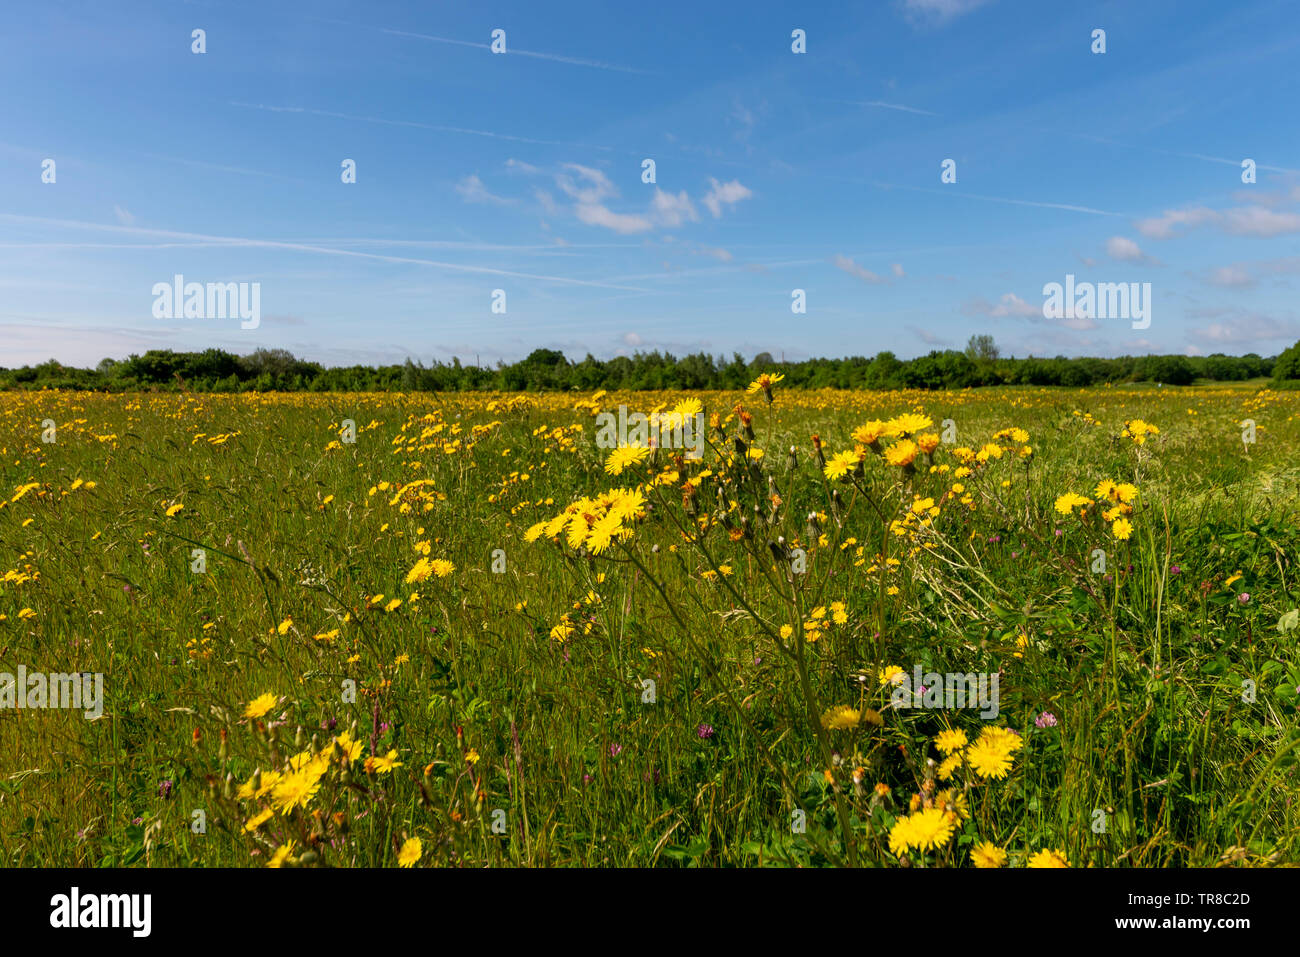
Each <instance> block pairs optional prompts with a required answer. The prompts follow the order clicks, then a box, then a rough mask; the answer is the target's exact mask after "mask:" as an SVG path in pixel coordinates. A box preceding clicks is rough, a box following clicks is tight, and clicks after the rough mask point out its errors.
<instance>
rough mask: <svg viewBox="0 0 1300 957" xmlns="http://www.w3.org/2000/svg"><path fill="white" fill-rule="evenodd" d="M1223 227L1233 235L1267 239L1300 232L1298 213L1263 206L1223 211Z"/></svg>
mask: <svg viewBox="0 0 1300 957" xmlns="http://www.w3.org/2000/svg"><path fill="white" fill-rule="evenodd" d="M1223 229H1224V231H1225V232H1229V233H1232V234H1233V235H1234V236H1257V237H1261V238H1264V239H1268V238H1271V237H1273V236H1282V235H1284V234H1286V233H1295V232H1300V213H1279V212H1277V211H1276V210H1272V209H1267V208H1266V207H1263V206H1243V207H1240V208H1238V209H1230V210H1228V211H1227V212H1226V213H1224V215H1223Z"/></svg>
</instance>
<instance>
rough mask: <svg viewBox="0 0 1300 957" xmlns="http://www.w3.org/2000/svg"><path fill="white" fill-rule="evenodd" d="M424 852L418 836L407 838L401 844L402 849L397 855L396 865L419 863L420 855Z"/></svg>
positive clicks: (405, 865) (410, 865)
mask: <svg viewBox="0 0 1300 957" xmlns="http://www.w3.org/2000/svg"><path fill="white" fill-rule="evenodd" d="M423 853H424V844H423V843H422V842H421V841H420V839H419V838H418V837H412V838H408V839H407V840H406V841H405V842H404V843H403V844H402V849H401V851H400V852H398V855H397V866H398V867H414V866H415V865H416V864H417V863H419V860H420V855H421V854H423Z"/></svg>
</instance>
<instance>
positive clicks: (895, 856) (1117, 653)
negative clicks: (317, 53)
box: [0, 375, 1300, 867]
mask: <svg viewBox="0 0 1300 957" xmlns="http://www.w3.org/2000/svg"><path fill="white" fill-rule="evenodd" d="M620 405H623V406H626V408H627V409H628V410H632V411H639V412H644V413H648V414H654V413H658V414H659V417H660V419H661V421H663V422H664V423H665V424H666V425H671V424H672V423H673V422H674V421H677V420H675V419H674V416H693V415H694V414H695V413H697V412H702V413H703V415H704V420H703V421H704V425H705V427H704V429H703V433H702V436H701V437H702V438H703V440H704V447H703V454H702V455H701V456H700V457H698V458H695V457H691V456H689V455H687V454H686V453H685V451H684V450H682V449H677V448H667V447H657V448H646V447H637V446H628V447H623V448H616V449H608V448H602V447H600V445H599V443H598V442H597V441H596V436H597V418H596V415H597V413H600V412H606V411H612V412H617V410H618V407H619V406H620ZM1298 446H1300V393H1273V392H1269V391H1267V390H1259V389H1258V388H1255V387H1245V386H1242V387H1215V388H1184V389H1174V388H1164V389H1157V388H1098V389H1090V390H1085V391H1079V390H1030V389H1014V388H1003V389H997V390H976V391H966V392H959V393H958V392H950V393H935V392H929V393H922V392H878V393H872V392H829V391H827V392H793V391H784V390H783V389H782V386H781V383H780V380H779V376H775V375H774V376H764V377H762V378H760V380H758V381H756V382H755V384H754V385H753V386H752V387H751V389H750V390H749V391H748V392H747V393H740V392H738V393H731V394H722V393H708V394H692V395H686V394H662V393H627V394H602V393H596V394H594V395H591V394H584V395H578V394H576V393H573V394H554V395H540V396H522V395H515V396H510V395H447V394H441V395H440V394H426V393H418V394H355V395H354V394H285V395H280V394H260V395H259V394H244V395H233V396H225V395H223V396H218V395H200V394H187V393H151V394H119V395H109V394H100V393H78V392H37V393H16V392H11V393H0V493H2V494H0V672H4V673H8V674H16V673H17V669H18V668H19V667H20V666H21V667H23V668H25V669H26V671H27V672H28V673H29V674H30V673H33V672H41V673H77V672H84V673H97V674H102V675H103V707H102V714H101V715H99V716H97V717H95V716H92V717H90V718H87V717H86V716H84V715H83V713H82V711H76V710H71V709H54V708H50V707H44V708H42V707H41V705H40V702H39V701H35V702H34V701H33V700H32V699H31V697H30V696H29V697H28V698H27V707H19V706H17V705H16V704H15V700H16V698H19V697H21V696H22V695H23V693H24V691H25V690H26V689H24V688H23V687H20V686H18V685H17V683H16V681H11V682H10V683H9V684H8V685H7V688H8V691H7V692H6V690H5V686H3V685H0V705H3V708H0V851H2V852H3V855H4V863H5V864H6V865H9V866H45V865H71V866H99V865H132V864H135V865H141V866H143V865H150V866H190V865H203V866H211V865H225V866H232V865H233V866H257V867H261V866H332V867H346V866H394V867H396V866H500V865H527V866H569V865H586V866H610V865H617V866H702V867H708V866H791V865H803V866H831V865H861V866H876V865H880V866H910V867H936V866H940V867H971V866H973V867H998V866H1008V867H1021V866H1070V867H1086V866H1137V867H1159V866H1183V865H1236V866H1258V865H1265V866H1266V865H1270V864H1275V863H1283V862H1293V861H1295V860H1297V859H1298V858H1300V775H1298V774H1297V763H1296V762H1297V759H1298V758H1300V730H1298V729H1297V689H1298V688H1300V651H1298V650H1297V643H1298V642H1300V628H1298V627H1297V624H1298V622H1297V619H1298V618H1300V614H1298V613H1297V611H1296V609H1297V607H1298V606H1300V526H1298V523H1297V515H1298V514H1300V454H1297V447H1298ZM952 674H957V675H967V676H970V677H971V678H972V679H973V678H975V677H976V676H978V677H979V679H980V681H981V682H982V683H981V685H980V687H981V688H982V689H985V690H988V689H992V691H994V692H995V696H994V697H995V701H994V702H993V703H992V706H991V707H990V706H989V705H990V701H989V700H987V698H985V699H984V700H983V701H982V702H981V704H982V705H983V706H984V707H983V710H981V708H980V707H970V705H971V702H970V701H966V702H964V705H965V706H963V702H962V701H960V700H957V701H953V700H952V698H951V697H950V696H949V697H945V695H944V694H943V693H941V692H943V691H945V690H946V684H945V685H944V686H941V687H939V688H938V689H936V687H935V686H934V685H935V678H938V679H939V680H940V681H943V682H945V683H946V681H947V679H946V678H945V677H944V676H947V675H952ZM3 680H4V679H3V678H2V677H0V682H3ZM993 682H996V683H995V684H994V683H993ZM918 685H919V687H918ZM972 687H973V686H972ZM923 689H924V690H923ZM6 694H7V696H8V697H7V698H6Z"/></svg>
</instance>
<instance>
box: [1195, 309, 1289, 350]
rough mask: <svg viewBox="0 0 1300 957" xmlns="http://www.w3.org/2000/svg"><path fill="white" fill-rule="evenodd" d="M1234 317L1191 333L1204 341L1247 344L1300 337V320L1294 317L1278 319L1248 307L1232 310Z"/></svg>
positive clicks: (1287, 340)
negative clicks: (1250, 310)
mask: <svg viewBox="0 0 1300 957" xmlns="http://www.w3.org/2000/svg"><path fill="white" fill-rule="evenodd" d="M1230 312H1231V313H1232V318H1229V319H1225V320H1224V321H1222V322H1212V323H1210V324H1209V325H1208V326H1203V327H1202V328H1200V329H1194V330H1192V335H1193V336H1194V337H1195V338H1197V339H1200V340H1201V341H1202V342H1212V343H1220V344H1232V345H1238V346H1240V345H1247V344H1254V343H1265V342H1288V343H1289V342H1291V341H1294V340H1295V339H1296V338H1297V337H1300V322H1296V321H1295V320H1294V319H1277V318H1274V317H1273V316H1266V315H1263V314H1262V313H1257V312H1249V311H1247V310H1245V309H1233V310H1230Z"/></svg>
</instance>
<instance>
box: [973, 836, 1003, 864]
mask: <svg viewBox="0 0 1300 957" xmlns="http://www.w3.org/2000/svg"><path fill="white" fill-rule="evenodd" d="M970 859H971V863H972V864H974V865H975V866H976V867H979V868H998V867H1002V866H1004V865H1005V864H1006V863H1007V852H1006V851H1004V850H1003V849H1002V848H1000V847H998V846H997V845H996V844H994V843H992V842H991V841H980V842H979V843H978V844H976V845H975V847H974V848H973V849H972V850H971V852H970Z"/></svg>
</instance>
